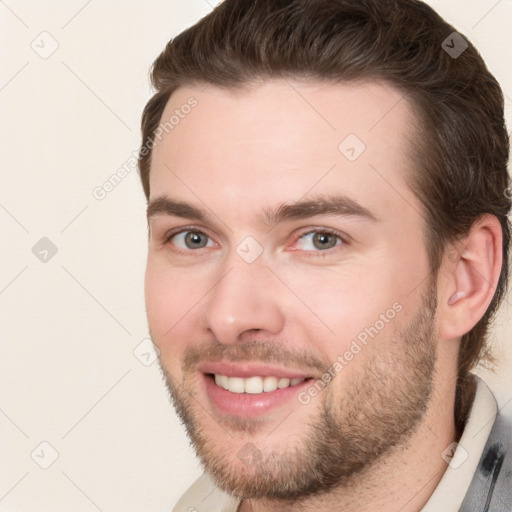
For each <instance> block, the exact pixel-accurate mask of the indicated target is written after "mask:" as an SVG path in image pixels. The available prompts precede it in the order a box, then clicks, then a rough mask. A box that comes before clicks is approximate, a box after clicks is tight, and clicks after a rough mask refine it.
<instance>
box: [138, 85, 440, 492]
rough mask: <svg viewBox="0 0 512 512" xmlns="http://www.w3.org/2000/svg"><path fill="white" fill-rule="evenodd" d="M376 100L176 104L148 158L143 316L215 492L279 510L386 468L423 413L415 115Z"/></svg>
mask: <svg viewBox="0 0 512 512" xmlns="http://www.w3.org/2000/svg"><path fill="white" fill-rule="evenodd" d="M402 96H403V95H402V94H401V93H400V92H398V91H397V90H395V89H393V88H391V87H389V86H386V85H383V84H377V83H366V84H358V85H355V84H353V85H348V84H345V85H335V84H325V83H307V84H306V83H304V82H293V87H292V86H290V85H289V84H288V83H286V82H282V81H277V80H275V81H268V82H264V83H262V84H258V85H257V86H254V87H253V88H252V89H250V90H244V91H233V90H222V89H220V88H216V87H214V86H211V85H209V86H208V87H206V88H205V87H204V86H201V87H200V86H195V87H187V88H180V89H178V90H177V91H176V92H175V93H173V94H172V96H171V98H170V101H169V103H168V105H167V106H166V109H165V112H164V114H163V116H162V120H163V121H164V120H166V119H169V118H170V117H171V115H172V114H173V112H174V111H175V110H176V109H180V108H181V106H182V105H185V104H186V103H187V100H189V98H190V97H194V98H195V99H196V100H197V106H196V107H195V108H194V109H193V110H191V112H190V113H189V114H188V115H186V116H183V118H182V119H180V121H179V123H177V124H176V125H175V126H174V127H173V129H172V130H169V133H168V134H167V135H165V137H163V138H162V140H161V141H159V142H158V143H157V145H156V147H155V149H154V153H153V157H152V166H151V174H150V190H151V194H150V205H149V208H148V214H149V215H150V217H149V222H150V240H149V253H148V263H147V271H146V305H147V314H148V321H149V327H150V332H151V336H152V339H153V342H154V343H155V345H156V346H157V347H158V348H159V350H160V364H161V366H162V368H163V370H164V373H165V376H166V378H167V382H168V385H169V389H170V391H171V394H172V397H173V400H174V404H175V406H176V409H177V411H178V413H179V414H180V416H181V418H182V419H183V421H184V423H185V425H186V428H187V430H188V433H189V436H190V437H191V439H192V441H193V443H194V446H195V448H196V451H197V453H198V455H199V457H200V459H201V460H202V462H203V463H204V465H205V466H206V468H207V469H208V470H209V471H210V472H211V474H212V476H213V477H214V478H215V480H216V481H217V483H218V485H220V486H221V487H223V488H224V489H226V490H228V491H230V492H232V493H233V494H238V495H241V496H245V497H276V498H281V499H286V498H289V499H293V498H298V497H301V496H306V495H308V494H311V493H313V492H318V491H320V490H327V489H331V488H333V487H334V486H335V485H338V484H343V482H348V481H349V480H350V478H351V477H352V476H353V475H357V473H358V472H360V471H362V470H364V469H365V468H368V467H370V466H371V465H372V464H374V463H375V462H378V460H379V458H381V457H383V456H384V455H385V454H386V453H389V451H390V450H392V447H393V446H395V447H396V448H394V449H399V447H400V446H401V444H402V443H405V442H406V441H407V440H408V438H409V436H410V435H412V434H413V432H414V431H415V430H416V429H417V427H418V425H419V424H420V422H421V420H422V418H423V416H424V413H425V410H426V409H427V407H428V406H429V403H430V402H429V400H430V396H431V391H432V383H433V372H434V366H435V363H436V349H437V334H436V326H435V280H430V279H428V278H429V265H428V260H427V253H426V248H425V243H424V240H423V220H422V218H421V216H420V213H419V212H420V211H421V206H420V202H419V200H418V199H417V198H416V197H415V195H414V194H413V193H412V191H411V190H410V189H409V187H408V186H407V184H406V175H407V173H409V172H410V170H411V168H412V163H411V161H410V159H409V158H408V156H407V155H408V152H409V149H410V144H411V138H412V137H413V132H414V116H413V115H412V113H411V110H410V107H409V104H408V103H407V101H406V100H405V99H401V98H402Z"/></svg>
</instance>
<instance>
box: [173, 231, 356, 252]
mask: <svg viewBox="0 0 512 512" xmlns="http://www.w3.org/2000/svg"><path fill="white" fill-rule="evenodd" d="M188 231H190V232H192V233H199V234H200V235H204V236H206V237H207V238H209V239H210V240H211V239H212V238H211V237H210V236H209V235H208V234H207V233H205V232H204V231H201V230H200V229H197V228H194V227H193V226H185V227H184V228H179V229H177V230H176V231H172V232H170V233H167V234H166V235H165V236H164V241H163V245H168V244H170V243H171V240H172V238H173V237H174V236H176V235H179V234H181V233H186V232H188ZM311 233H321V234H326V235H333V236H336V237H338V238H339V240H340V241H341V244H337V245H335V246H334V247H331V248H329V249H325V250H323V251H320V250H318V251H302V252H305V253H314V254H315V256H314V257H320V258H322V257H325V256H329V255H330V254H332V252H333V251H334V250H335V249H336V248H337V247H341V246H344V245H348V238H347V237H346V236H343V235H342V234H341V233H339V232H338V231H335V230H332V229H329V228H321V229H310V230H309V231H304V232H302V233H300V234H299V235H298V236H297V237H296V238H295V239H294V242H296V241H297V240H300V239H301V238H302V237H305V236H306V235H310V234H311ZM296 250H298V251H300V249H296ZM173 251H175V252H176V253H178V254H182V255H190V253H193V252H195V251H196V250H194V249H189V250H187V251H184V250H182V249H178V248H177V247H174V249H173ZM310 255H311V254H310Z"/></svg>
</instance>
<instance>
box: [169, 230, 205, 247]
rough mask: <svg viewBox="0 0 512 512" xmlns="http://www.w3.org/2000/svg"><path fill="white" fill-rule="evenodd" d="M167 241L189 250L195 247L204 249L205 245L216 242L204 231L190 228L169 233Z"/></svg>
mask: <svg viewBox="0 0 512 512" xmlns="http://www.w3.org/2000/svg"><path fill="white" fill-rule="evenodd" d="M165 243H166V244H168V243H171V244H172V245H174V246H176V247H177V248H178V249H181V250H182V251H188V250H193V249H202V248H203V247H213V246H215V244H214V243H213V241H212V240H211V239H210V237H209V236H208V235H206V234H205V233H203V232H202V231H197V230H189V231H180V232H179V233H173V234H171V235H169V236H168V237H167V238H166V240H165Z"/></svg>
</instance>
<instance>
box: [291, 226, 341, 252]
mask: <svg viewBox="0 0 512 512" xmlns="http://www.w3.org/2000/svg"><path fill="white" fill-rule="evenodd" d="M344 242H345V241H344V240H343V239H342V238H341V236H340V235H338V234H336V233H332V232H330V231H325V230H324V231H320V230H318V231H310V232H308V233H304V234H303V235H302V236H300V237H299V238H298V239H297V245H298V248H299V249H300V250H303V251H325V250H327V249H332V248H333V247H336V246H338V245H341V244H342V243H344Z"/></svg>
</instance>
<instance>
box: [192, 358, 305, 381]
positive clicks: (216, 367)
mask: <svg viewBox="0 0 512 512" xmlns="http://www.w3.org/2000/svg"><path fill="white" fill-rule="evenodd" d="M197 369H198V370H199V371H200V372H202V373H215V374H217V375H225V376H227V377H241V378H248V377H255V376H258V377H278V378H286V379H307V378H308V377H312V375H311V374H308V373H305V372H304V371H302V370H295V369H292V368H284V367H282V366H276V365H269V364H262V363H249V362H247V363H244V362H239V363H236V364H235V363H228V362H224V363H223V362H218V363H208V362H206V363H202V364H200V365H199V366H198V367H197Z"/></svg>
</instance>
